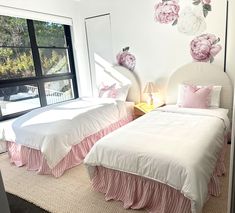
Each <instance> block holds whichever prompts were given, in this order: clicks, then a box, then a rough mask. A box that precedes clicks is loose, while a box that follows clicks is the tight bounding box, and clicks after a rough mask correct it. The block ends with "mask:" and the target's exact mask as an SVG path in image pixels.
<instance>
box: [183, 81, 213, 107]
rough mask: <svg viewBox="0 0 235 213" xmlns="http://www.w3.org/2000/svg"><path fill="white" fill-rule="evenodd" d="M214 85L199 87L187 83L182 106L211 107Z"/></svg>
mask: <svg viewBox="0 0 235 213" xmlns="http://www.w3.org/2000/svg"><path fill="white" fill-rule="evenodd" d="M211 91H212V86H206V87H202V88H198V87H197V86H192V85H186V88H185V90H184V94H183V100H182V103H181V105H180V107H186V108H203V109H206V108H209V104H210V98H211Z"/></svg>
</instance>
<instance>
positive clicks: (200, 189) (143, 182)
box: [5, 63, 232, 213]
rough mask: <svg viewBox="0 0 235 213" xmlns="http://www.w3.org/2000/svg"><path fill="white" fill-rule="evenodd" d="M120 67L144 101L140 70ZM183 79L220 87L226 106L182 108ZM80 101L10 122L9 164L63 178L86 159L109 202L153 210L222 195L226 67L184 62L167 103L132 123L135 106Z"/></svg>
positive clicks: (177, 209) (198, 204) (228, 93)
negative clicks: (138, 78)
mask: <svg viewBox="0 0 235 213" xmlns="http://www.w3.org/2000/svg"><path fill="white" fill-rule="evenodd" d="M118 70H119V71H120V72H121V73H124V75H126V76H127V77H128V78H129V79H131V81H132V83H133V85H134V87H132V90H131V92H130V93H129V97H128V99H129V100H132V101H133V100H136V99H139V97H140V96H139V87H138V86H137V81H136V78H135V76H134V74H133V73H132V72H127V71H124V69H123V68H118ZM181 83H191V84H196V85H220V86H222V91H221V96H220V97H221V98H220V108H216V109H215V108H210V109H194V108H179V107H177V106H176V102H177V91H178V85H179V84H181ZM134 91H137V92H134ZM136 101H137V102H138V101H139V100H136ZM77 104H78V103H77V101H71V102H68V103H66V104H62V105H60V104H59V105H56V106H53V107H47V109H46V110H44V109H43V108H42V109H38V110H35V111H32V112H31V113H29V114H26V115H25V116H23V117H22V118H20V119H17V120H16V121H15V122H14V123H13V125H11V127H12V128H6V130H5V139H6V141H8V150H9V153H10V159H11V162H14V163H15V164H16V165H18V166H22V165H26V166H27V167H28V169H30V170H37V171H38V172H39V173H41V174H53V175H54V176H56V177H58V176H60V175H62V174H63V172H64V171H65V170H66V169H68V168H71V167H72V166H75V165H77V164H79V163H81V161H82V160H83V159H84V158H85V160H84V163H85V165H86V166H87V168H88V172H89V175H90V177H91V180H92V186H93V188H94V189H95V190H97V191H100V192H102V193H104V194H105V198H106V200H110V199H114V200H121V201H123V203H124V207H125V208H133V209H140V208H145V209H147V210H148V211H149V212H153V213H156V212H159V213H173V212H174V213H186V212H193V213H199V212H202V208H203V205H204V203H205V202H206V200H207V198H208V195H218V194H219V193H220V188H219V183H218V176H221V175H222V174H224V173H225V169H224V163H223V157H224V151H225V147H226V146H225V144H226V142H227V135H228V132H229V129H230V128H229V118H230V116H231V108H232V86H231V82H230V80H229V78H228V76H227V75H226V74H225V73H224V72H223V70H222V69H220V68H218V67H216V66H214V65H211V64H207V63H191V64H188V65H186V66H183V67H181V68H179V69H178V70H176V72H174V73H173V74H172V76H171V77H170V79H169V84H168V91H167V100H166V106H164V107H161V108H157V109H155V110H153V111H152V112H150V113H148V114H146V115H144V116H142V117H141V118H139V119H136V120H135V121H133V122H130V123H128V122H129V121H130V120H131V119H132V117H131V116H130V115H131V114H132V110H128V109H129V108H130V106H128V107H127V105H126V104H125V103H124V102H117V101H113V100H106V102H105V103H104V102H102V103H100V104H98V105H101V106H102V107H97V101H96V105H94V104H93V102H92V101H91V100H88V99H87V100H86V99H84V100H82V101H79V104H80V105H79V107H78V105H77ZM132 107H133V105H132ZM52 115H53V116H52ZM228 115H229V118H228ZM45 120H46V121H47V122H45ZM127 123H128V124H127ZM124 124H127V125H125V126H123V125H124ZM120 126H123V127H122V128H119V129H117V128H118V127H120ZM114 129H117V130H115V131H113V130H114ZM11 130H13V131H11ZM6 131H8V132H6ZM111 131H113V132H111ZM110 132H111V133H110ZM107 133H109V134H108V135H107ZM105 135H106V136H105ZM103 136H104V137H103ZM87 139H89V140H87ZM99 139H100V140H99ZM97 140H99V141H98V142H96V141H97ZM95 142H96V143H95Z"/></svg>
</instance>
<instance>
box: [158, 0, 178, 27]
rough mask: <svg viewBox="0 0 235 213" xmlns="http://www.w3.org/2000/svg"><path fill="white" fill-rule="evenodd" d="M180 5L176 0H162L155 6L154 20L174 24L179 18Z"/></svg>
mask: <svg viewBox="0 0 235 213" xmlns="http://www.w3.org/2000/svg"><path fill="white" fill-rule="evenodd" d="M179 10H180V6H179V4H178V1H176V0H163V1H162V2H160V3H158V4H156V6H155V21H156V22H159V23H161V24H169V23H172V24H173V25H175V24H176V23H177V19H178V18H179Z"/></svg>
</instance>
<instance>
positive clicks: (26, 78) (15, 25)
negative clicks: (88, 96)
mask: <svg viewBox="0 0 235 213" xmlns="http://www.w3.org/2000/svg"><path fill="white" fill-rule="evenodd" d="M77 97H78V91H77V85H76V76H75V67H74V59H73V52H72V41H71V33H70V27H69V26H67V25H61V24H56V23H51V22H42V21H34V20H30V19H22V18H14V17H8V16H0V120H5V119H9V118H13V117H16V116H19V115H21V114H23V113H25V112H27V111H29V110H31V109H34V108H38V107H42V106H46V105H50V104H55V103H59V102H63V101H67V100H71V99H74V98H77Z"/></svg>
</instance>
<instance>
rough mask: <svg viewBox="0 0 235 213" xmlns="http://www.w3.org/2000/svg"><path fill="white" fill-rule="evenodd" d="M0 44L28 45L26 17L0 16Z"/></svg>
mask: <svg viewBox="0 0 235 213" xmlns="http://www.w3.org/2000/svg"><path fill="white" fill-rule="evenodd" d="M0 32H1V33H0V46H16V47H22V46H23V47H30V42H29V34H28V28H27V22H26V19H21V18H14V17H8V16H0Z"/></svg>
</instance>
